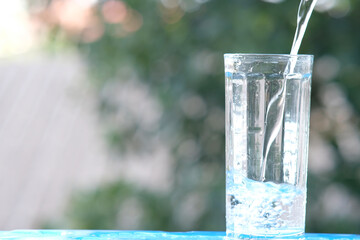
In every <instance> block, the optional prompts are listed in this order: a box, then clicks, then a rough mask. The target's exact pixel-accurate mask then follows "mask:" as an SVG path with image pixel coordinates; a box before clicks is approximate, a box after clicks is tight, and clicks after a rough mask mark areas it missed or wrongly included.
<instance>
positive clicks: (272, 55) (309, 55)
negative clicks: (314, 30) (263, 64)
mask: <svg viewBox="0 0 360 240" xmlns="http://www.w3.org/2000/svg"><path fill="white" fill-rule="evenodd" d="M224 57H274V58H282V57H285V58H290V57H302V58H314V55H312V54H280V53H224Z"/></svg>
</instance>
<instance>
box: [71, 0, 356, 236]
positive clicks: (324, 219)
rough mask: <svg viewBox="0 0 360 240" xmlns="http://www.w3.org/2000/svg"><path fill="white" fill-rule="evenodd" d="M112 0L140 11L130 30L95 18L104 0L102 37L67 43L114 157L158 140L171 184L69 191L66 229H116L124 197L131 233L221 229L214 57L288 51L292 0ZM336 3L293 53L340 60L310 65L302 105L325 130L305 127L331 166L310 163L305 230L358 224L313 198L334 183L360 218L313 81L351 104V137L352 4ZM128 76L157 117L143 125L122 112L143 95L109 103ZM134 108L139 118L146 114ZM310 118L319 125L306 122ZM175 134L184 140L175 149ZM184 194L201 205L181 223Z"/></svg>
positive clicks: (219, 70)
mask: <svg viewBox="0 0 360 240" xmlns="http://www.w3.org/2000/svg"><path fill="white" fill-rule="evenodd" d="M123 2H125V3H126V6H127V7H128V9H133V10H136V11H137V12H138V13H139V14H140V15H141V19H142V25H141V27H140V29H139V30H137V31H135V32H131V33H128V34H125V35H121V34H120V35H119V31H120V33H121V31H122V28H121V24H111V23H106V21H104V18H103V16H102V13H101V9H102V6H103V4H105V3H106V1H103V2H101V3H100V4H99V6H98V10H99V11H98V14H99V17H100V19H102V24H103V25H104V27H105V31H104V34H103V35H102V36H101V38H99V39H98V40H96V41H95V42H91V43H77V46H78V48H79V49H80V51H81V53H82V54H83V56H84V58H85V60H86V62H87V64H88V65H87V66H88V70H89V73H90V76H91V80H92V81H93V83H94V85H95V86H96V88H97V89H98V97H99V100H98V101H99V112H100V115H101V117H102V119H103V122H104V123H105V124H106V126H107V129H108V130H109V131H108V132H109V134H108V135H107V140H108V142H109V144H110V146H111V149H112V150H113V151H114V152H115V153H116V154H118V156H120V157H119V158H120V160H121V156H122V155H124V154H126V153H127V152H128V151H134V152H145V153H146V152H151V151H152V149H153V148H154V145H153V144H154V143H153V142H154V141H155V140H156V141H157V142H160V143H162V144H164V145H166V146H167V147H168V148H169V149H170V150H171V155H172V158H173V159H174V168H173V170H172V171H173V182H172V185H171V189H170V190H169V191H167V192H162V193H158V192H152V191H150V190H146V189H140V187H139V186H131V185H129V184H126V183H125V182H123V181H121V180H119V181H117V182H114V183H111V184H105V185H104V186H101V187H100V188H99V189H97V190H95V191H91V192H83V193H77V195H76V196H74V199H73V201H72V202H71V204H70V206H69V215H68V217H69V221H70V223H71V227H74V228H93V229H122V228H126V227H127V225H126V224H124V221H123V220H121V219H122V217H123V215H126V214H127V212H126V211H125V210H124V207H123V206H127V205H126V204H128V202H129V201H133V202H134V201H135V202H136V206H137V208H139V209H141V211H142V213H141V214H140V215H141V216H140V217H139V218H138V219H137V221H138V222H139V224H138V225H136V226H137V228H138V229H152V230H157V229H160V230H176V231H185V230H224V229H225V180H224V179H225V177H224V166H225V153H224V151H225V150H224V149H225V148H224V120H223V116H224V76H223V54H224V53H227V52H233V53H234V52H242V53H289V51H290V47H291V42H292V38H293V34H294V32H295V23H296V13H297V7H298V3H299V1H290V0H289V1H284V2H282V3H280V4H271V3H267V2H263V1H260V0H222V1H219V0H218V1H216V0H210V1H195V0H183V1H178V2H179V3H181V4H182V5H179V6H176V7H174V8H166V7H165V6H164V4H163V3H162V2H171V1H156V0H146V1H144V0H126V1H123ZM172 2H174V1H172ZM175 2H177V1H175ZM345 2H347V3H349V4H350V7H351V9H350V12H349V13H348V14H347V15H344V16H341V17H340V16H339V15H336V12H335V13H333V14H332V15H331V14H330V13H328V12H326V11H325V12H323V13H318V12H315V13H314V14H313V17H312V19H311V21H310V25H309V27H308V30H307V34H306V35H305V38H304V40H303V44H302V48H301V50H300V52H303V53H311V54H314V55H315V59H320V58H322V57H323V56H332V57H333V58H336V59H337V60H338V62H337V63H338V64H339V65H340V67H339V71H338V72H337V73H336V74H333V76H330V77H326V76H325V77H324V76H322V75H321V74H322V73H323V72H322V70H321V68H320V70H319V71H315V72H314V78H313V96H312V108H313V110H316V111H317V112H320V113H323V114H322V115H320V116H322V117H323V119H321V118H320V120H319V121H322V120H324V121H326V122H330V123H329V124H330V127H329V128H327V129H325V130H319V129H316V128H314V126H312V132H313V133H315V134H316V135H319V136H321V138H322V139H325V143H326V144H327V146H330V148H331V149H332V153H333V155H332V157H333V158H334V161H335V162H334V163H333V164H334V167H333V168H331V169H330V170H328V171H325V172H316V171H315V172H312V171H311V169H310V172H309V179H308V192H309V194H308V211H307V231H308V232H329V233H330V232H343V233H346V232H349V233H359V232H360V221H357V220H356V219H358V218H356V217H355V220H354V218H351V217H349V216H347V215H344V216H338V215H331V214H330V215H329V214H327V213H326V211H325V210H324V209H325V208H324V206H323V199H322V198H323V196H324V191H325V190H326V189H327V188H328V187H329V186H331V184H334V183H336V184H337V186H338V185H340V186H341V189H345V190H344V191H346V192H349V193H350V194H351V196H352V201H353V202H352V204H353V205H352V206H353V208H352V210H353V211H358V215H360V210H359V209H358V207H359V206H360V204H359V202H360V200H359V199H360V171H359V165H360V159H359V156H355V159H353V160H349V159H347V156H346V154H345V155H344V152H343V151H342V150H341V147H340V146H339V142H340V140H339V139H338V135H337V134H336V133H335V132H336V131H335V130H336V129H338V128H340V127H339V124H340V125H341V122H340V123H337V122H336V121H335V122H334V121H332V120H331V119H330V117H329V116H328V115H327V114H326V111H327V110H326V109H327V105H326V104H327V103H326V101H325V102H324V100H322V99H323V98H322V96H323V89H325V88H326V87H327V86H333V85H334V84H335V86H336V89H338V90H339V91H340V92H342V93H343V94H344V96H345V97H344V99H343V101H344V102H345V103H344V104H345V105H346V107H347V108H349V109H351V117H350V118H349V119H347V121H348V122H349V124H352V125H351V126H354V129H355V130H356V131H355V133H356V134H358V131H359V112H360V95H359V94H358V92H359V90H360V67H359V64H360V31H358V29H359V26H360V18H359V17H358V16H359V14H360V2H359V1H357V0H352V1H345ZM340 10H341V8H340ZM340 10H339V11H340ZM340 13H341V12H340ZM334 14H335V17H334ZM325 63H326V62H325ZM325 66H327V65H326V64H325ZM315 68H316V63H315ZM325 78H326V79H325ZM324 79H325V80H324ZM129 81H130V82H131V81H135V82H139V83H141V84H142V85H141V86H145V87H146V89H149V95H150V96H151V98H152V99H153V100H152V101H155V102H156V103H157V104H159V106H160V110H159V111H160V114H159V117H158V118H157V120H156V124H150V125H149V126H144V124H143V122H142V119H141V118H138V117H136V116H133V115H131V110H128V111H126V109H127V108H135V109H140V111H142V110H141V109H146V106H143V105H144V104H146V103H147V101H148V100H147V99H145V100H144V101H142V102H137V103H136V104H133V105H124V104H122V103H121V102H119V101H118V94H119V92H118V91H117V90H118V89H119V88H121V86H123V85H124V84H126V83H127V82H129ZM129 96H131V92H130V93H129ZM339 107H341V106H339ZM124 109H125V110H124ZM336 109H337V108H335V110H336ZM338 110H339V109H338ZM149 111H150V112H151V111H152V110H151V109H150V110H149ZM124 112H125V113H124ZM119 113H122V115H121V114H120V115H121V116H125V117H126V119H127V124H126V127H124V125H123V123H122V121H119ZM143 114H144V118H145V117H146V115H147V114H148V112H147V111H144V112H143ZM340 114H341V113H340ZM325 118H326V119H325ZM329 119H330V120H329ZM129 123H130V124H129ZM318 125H319V122H318V123H317V124H315V127H316V126H318ZM320 125H321V123H320ZM340 131H341V129H340ZM159 139H160V140H159ZM185 142H187V143H188V144H187V145H185V146H187V148H186V147H184V145H182V144H184V143H185ZM189 145H190V147H189ZM357 147H358V148H359V146H357ZM181 149H185V150H187V151H189V152H190V153H189V152H186V151H185V153H184V150H181ZM189 149H190V150H191V151H190V150H189ZM311 150H312V147H310V152H311ZM321 157H322V156H319V159H320V158H321ZM149 161H150V159H149ZM193 196H195V198H196V199H198V198H199V199H200V200H199V202H200V205H199V206H198V205H195V206H194V208H200V209H201V211H200V210H199V211H198V215H196V216H195V217H193V218H192V219H187V218H186V216H187V215H186V214H185V215H184V214H183V213H181V211H182V210H181V208H179V206H182V205H183V203H184V202H186V201H187V199H189V198H190V199H191V198H192V197H193ZM129 199H130V200H129ZM354 201H355V203H354ZM190 202H191V201H190ZM344 204H345V205H346V204H347V203H346V202H345V203H344ZM349 204H350V203H349ZM125 209H126V207H125ZM195 210H196V209H195ZM179 211H180V212H179ZM183 215H184V216H185V217H182V216H183ZM119 219H120V220H119ZM129 221H130V220H129Z"/></svg>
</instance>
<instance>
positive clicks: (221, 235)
mask: <svg viewBox="0 0 360 240" xmlns="http://www.w3.org/2000/svg"><path fill="white" fill-rule="evenodd" d="M0 239H23V240H25V239H27V240H30V239H31V240H35V239H49V240H55V239H64V240H66V239H79V240H81V239H82V240H95V239H97V240H100V239H120V240H121V239H139V240H142V239H149V240H155V239H178V240H181V239H189V240H190V239H200V240H201V239H208V240H226V237H225V232H160V231H108V230H15V231H0ZM281 239H304V240H325V239H338V240H340V239H360V235H348V234H309V233H308V234H305V235H304V236H301V237H287V238H281Z"/></svg>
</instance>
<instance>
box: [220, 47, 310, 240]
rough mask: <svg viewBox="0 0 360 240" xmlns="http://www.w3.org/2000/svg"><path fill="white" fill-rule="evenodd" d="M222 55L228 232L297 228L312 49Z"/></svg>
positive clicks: (288, 232) (284, 232)
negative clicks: (291, 52) (300, 52)
mask: <svg viewBox="0 0 360 240" xmlns="http://www.w3.org/2000/svg"><path fill="white" fill-rule="evenodd" d="M224 59H225V78H226V87H225V95H226V104H225V105H226V106H225V108H226V111H225V112H226V113H225V114H226V117H225V119H226V233H227V236H228V237H230V238H232V237H234V238H242V237H261V236H263V237H275V236H276V237H278V236H292V235H301V234H303V233H304V229H305V205H306V179H307V161H308V145H309V144H308V143H309V117H310V91H311V76H312V65H313V56H311V55H271V54H225V55H224Z"/></svg>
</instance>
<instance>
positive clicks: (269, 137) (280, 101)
mask: <svg viewBox="0 0 360 240" xmlns="http://www.w3.org/2000/svg"><path fill="white" fill-rule="evenodd" d="M316 2H317V0H301V2H300V5H299V10H298V16H297V27H296V32H295V36H294V40H293V44H292V48H291V51H290V55H297V54H298V52H299V49H300V45H301V42H302V39H303V37H304V34H305V31H306V27H307V25H308V23H309V19H310V16H311V14H312V12H313V10H314V7H315V5H316ZM295 65H296V58H290V60H289V62H288V64H287V66H286V69H285V71H284V83H283V85H282V88H281V89H280V90H279V91H278V92H277V93H276V94H275V96H274V97H272V99H271V100H270V102H269V105H268V108H267V110H266V116H265V124H266V127H265V133H264V145H263V158H262V164H261V175H260V180H261V181H265V172H266V162H267V157H268V154H269V150H270V147H271V145H272V143H273V142H274V140H275V138H276V137H277V135H278V134H279V131H280V129H281V127H282V123H283V117H284V116H283V115H284V108H285V95H286V82H287V81H286V79H287V76H288V75H289V74H292V72H293V71H294V68H295Z"/></svg>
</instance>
